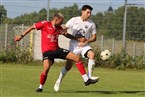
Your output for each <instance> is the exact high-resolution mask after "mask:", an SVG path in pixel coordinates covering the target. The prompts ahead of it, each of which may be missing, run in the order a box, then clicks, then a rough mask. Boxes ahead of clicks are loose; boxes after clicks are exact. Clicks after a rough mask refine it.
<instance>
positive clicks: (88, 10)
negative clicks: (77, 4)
mask: <svg viewBox="0 0 145 97" xmlns="http://www.w3.org/2000/svg"><path fill="white" fill-rule="evenodd" d="M92 10H93V8H92V7H91V6H90V5H83V7H82V15H81V17H83V19H85V20H87V19H88V18H89V17H90V16H91V13H92Z"/></svg>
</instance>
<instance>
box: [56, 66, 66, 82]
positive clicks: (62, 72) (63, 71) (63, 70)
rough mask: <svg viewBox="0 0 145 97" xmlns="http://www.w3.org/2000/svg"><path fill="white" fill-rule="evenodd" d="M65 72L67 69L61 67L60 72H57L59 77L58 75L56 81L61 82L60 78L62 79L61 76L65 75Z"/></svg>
mask: <svg viewBox="0 0 145 97" xmlns="http://www.w3.org/2000/svg"><path fill="white" fill-rule="evenodd" d="M67 72H68V71H67V70H66V69H65V67H63V68H62V70H61V72H60V74H59V77H58V80H57V82H61V81H62V79H63V77H64V76H65V75H66V73H67Z"/></svg>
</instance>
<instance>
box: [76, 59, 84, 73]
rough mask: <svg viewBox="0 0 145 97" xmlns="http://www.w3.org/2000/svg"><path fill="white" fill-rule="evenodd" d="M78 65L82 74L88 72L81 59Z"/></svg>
mask: <svg viewBox="0 0 145 97" xmlns="http://www.w3.org/2000/svg"><path fill="white" fill-rule="evenodd" d="M76 67H77V68H78V70H79V71H80V73H81V75H84V74H86V71H85V67H84V65H83V63H82V62H81V61H80V62H77V63H76Z"/></svg>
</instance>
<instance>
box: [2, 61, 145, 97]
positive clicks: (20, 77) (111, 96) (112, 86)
mask: <svg viewBox="0 0 145 97" xmlns="http://www.w3.org/2000/svg"><path fill="white" fill-rule="evenodd" d="M61 68H62V66H56V65H54V66H52V68H51V70H50V72H49V75H48V79H47V81H46V84H45V86H44V92H42V93H36V92H35V90H36V89H37V87H38V85H39V75H40V73H41V71H42V69H43V67H42V66H41V64H40V65H37V66H36V65H35V64H31V65H21V64H1V65H0V73H1V74H0V91H1V92H0V97H145V71H144V70H139V71H138V70H125V71H119V70H115V69H104V68H95V71H94V75H97V76H99V77H100V81H99V82H98V83H97V84H94V85H90V86H85V85H84V83H83V80H82V78H81V76H80V74H79V72H78V71H77V68H75V67H74V68H72V70H71V71H70V72H69V73H68V74H67V76H66V77H65V79H64V80H63V83H62V84H61V89H60V91H59V92H55V91H54V90H53V86H54V84H55V81H56V79H57V77H58V75H59V72H60V70H61Z"/></svg>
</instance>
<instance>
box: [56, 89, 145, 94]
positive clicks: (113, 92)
mask: <svg viewBox="0 0 145 97" xmlns="http://www.w3.org/2000/svg"><path fill="white" fill-rule="evenodd" d="M58 93H97V94H141V95H145V91H74V90H69V91H68V90H66V91H65V90H62V91H60V92H58Z"/></svg>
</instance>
